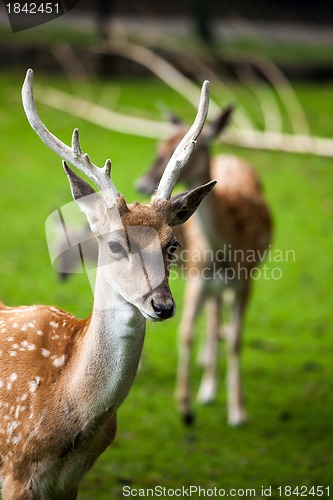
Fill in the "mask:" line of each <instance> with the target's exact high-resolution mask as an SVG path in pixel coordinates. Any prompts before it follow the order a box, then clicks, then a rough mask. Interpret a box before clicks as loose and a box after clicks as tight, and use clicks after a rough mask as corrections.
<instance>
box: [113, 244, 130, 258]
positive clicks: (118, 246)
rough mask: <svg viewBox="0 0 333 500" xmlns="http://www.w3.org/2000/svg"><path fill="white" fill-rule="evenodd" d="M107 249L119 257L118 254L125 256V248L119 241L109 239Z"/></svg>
mask: <svg viewBox="0 0 333 500" xmlns="http://www.w3.org/2000/svg"><path fill="white" fill-rule="evenodd" d="M109 250H110V252H111V253H112V254H113V255H115V256H117V257H120V256H123V257H126V256H127V253H126V251H125V248H124V247H123V246H122V245H121V244H120V243H119V241H115V240H114V241H109Z"/></svg>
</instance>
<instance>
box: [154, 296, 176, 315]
mask: <svg viewBox="0 0 333 500" xmlns="http://www.w3.org/2000/svg"><path fill="white" fill-rule="evenodd" d="M151 305H152V306H153V309H154V311H155V313H156V314H157V316H158V317H159V318H160V319H168V318H171V316H173V315H174V312H175V306H174V304H173V302H169V303H167V304H162V303H160V302H155V301H154V299H152V301H151Z"/></svg>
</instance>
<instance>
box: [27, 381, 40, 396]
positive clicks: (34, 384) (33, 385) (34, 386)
mask: <svg viewBox="0 0 333 500" xmlns="http://www.w3.org/2000/svg"><path fill="white" fill-rule="evenodd" d="M39 383H40V377H35V379H34V380H32V381H31V382H29V391H30V392H36V391H37V387H38V386H39Z"/></svg>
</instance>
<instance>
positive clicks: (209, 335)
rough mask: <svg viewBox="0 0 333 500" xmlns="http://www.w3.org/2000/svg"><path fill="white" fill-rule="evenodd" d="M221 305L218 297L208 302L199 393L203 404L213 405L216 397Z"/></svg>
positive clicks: (209, 299)
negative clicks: (202, 369) (202, 370)
mask: <svg viewBox="0 0 333 500" xmlns="http://www.w3.org/2000/svg"><path fill="white" fill-rule="evenodd" d="M221 305H222V303H221V297H220V296H218V295H216V296H212V297H209V298H208V299H207V300H206V318H207V319H206V321H207V325H206V341H205V344H204V350H203V356H202V359H201V361H202V362H203V367H204V373H203V376H202V379H201V384H200V388H199V392H198V401H199V402H200V403H202V404H208V403H211V402H212V401H214V400H215V397H216V389H217V359H218V341H219V328H220V316H221Z"/></svg>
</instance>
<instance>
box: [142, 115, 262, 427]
mask: <svg viewBox="0 0 333 500" xmlns="http://www.w3.org/2000/svg"><path fill="white" fill-rule="evenodd" d="M231 113H232V107H228V108H226V109H225V110H224V111H223V112H221V114H220V116H218V117H217V118H216V120H214V121H213V122H212V123H210V124H209V125H208V126H206V127H205V129H204V131H203V132H202V134H201V136H200V138H199V140H198V143H197V146H196V149H195V152H194V153H193V155H192V156H191V159H190V160H189V162H188V163H187V165H186V167H185V168H184V169H183V170H182V172H181V174H180V176H179V181H181V182H183V183H185V184H186V186H187V187H188V188H190V189H191V188H193V186H195V185H196V184H197V183H205V182H209V181H211V179H212V178H214V179H216V180H217V181H218V182H217V185H216V188H215V189H214V191H213V192H212V194H211V196H209V198H207V200H206V201H205V202H204V203H203V204H202V205H201V206H200V208H199V210H198V211H197V213H196V214H195V217H193V218H192V219H191V220H189V221H188V222H187V223H186V224H185V225H184V226H182V228H181V229H182V230H183V231H184V238H185V246H186V255H187V258H186V259H185V260H187V262H186V267H187V273H186V276H187V280H186V289H185V298H184V310H183V314H182V318H181V322H180V328H179V358H178V373H177V383H176V398H177V400H178V403H179V408H180V412H181V415H182V417H183V419H184V421H185V423H191V422H192V420H193V411H192V403H191V392H190V380H189V377H190V355H191V346H192V342H193V336H194V328H195V322H196V318H197V316H198V314H199V312H200V310H201V309H202V307H203V306H204V305H205V307H206V313H207V314H206V318H207V324H206V334H205V342H204V345H203V349H202V352H201V357H200V358H201V359H200V361H201V363H202V365H203V368H204V372H203V376H202V380H201V384H200V388H199V392H198V401H199V402H201V403H210V402H212V401H213V400H214V399H215V397H216V391H217V356H218V339H219V337H222V336H223V337H225V339H226V343H227V349H226V351H227V352H226V354H227V410H228V422H229V424H230V425H234V426H236V425H240V424H242V423H244V422H245V420H246V414H245V408H244V401H243V391H242V381H241V368H240V349H241V336H242V327H243V323H244V315H245V311H246V307H247V305H248V300H249V296H250V291H251V286H252V281H253V280H252V276H253V275H254V274H253V273H254V272H255V269H256V268H257V267H258V265H259V264H260V261H261V260H262V255H264V254H265V251H266V250H267V248H268V246H269V243H270V240H271V234H272V221H271V216H270V211H269V208H268V206H267V203H266V201H265V199H264V196H263V192H262V188H261V184H260V181H259V179H258V176H257V174H256V173H255V171H254V170H253V168H252V167H251V166H249V165H248V164H247V163H246V162H245V161H244V160H242V159H240V158H238V157H236V156H232V155H220V156H217V157H215V158H211V153H210V144H211V142H212V141H213V139H214V138H216V137H217V136H218V135H219V134H220V132H221V131H222V129H223V128H224V127H225V126H226V125H227V123H228V121H229V119H230V116H231ZM186 130H187V128H186V126H185V125H183V124H182V123H181V121H180V120H177V121H175V120H174V129H173V131H172V133H171V135H170V137H168V138H167V139H166V140H165V141H163V142H162V143H160V144H159V146H158V153H157V158H156V160H155V162H154V163H153V165H152V167H151V169H150V171H149V172H148V173H147V174H146V175H144V176H143V177H142V178H141V179H139V180H138V181H137V183H136V186H137V188H138V189H139V191H141V192H143V193H146V194H148V193H151V192H153V190H154V188H155V185H156V184H157V183H158V181H159V180H160V178H161V176H162V174H163V172H164V168H165V165H166V164H167V162H168V160H169V159H170V157H171V155H172V154H173V151H174V150H175V148H176V145H177V142H178V141H179V138H180V137H181V136H182V134H184V133H185V132H186ZM184 253H185V252H184ZM227 290H229V293H228V294H226V293H225V292H227ZM228 295H229V299H230V295H231V297H232V298H231V304H230V322H229V324H228V325H226V326H225V327H221V326H220V325H221V312H222V306H223V302H224V303H226V302H227V301H226V300H225V299H226V298H228ZM229 301H230V300H229ZM224 310H225V307H223V311H224Z"/></svg>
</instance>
